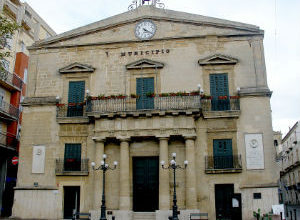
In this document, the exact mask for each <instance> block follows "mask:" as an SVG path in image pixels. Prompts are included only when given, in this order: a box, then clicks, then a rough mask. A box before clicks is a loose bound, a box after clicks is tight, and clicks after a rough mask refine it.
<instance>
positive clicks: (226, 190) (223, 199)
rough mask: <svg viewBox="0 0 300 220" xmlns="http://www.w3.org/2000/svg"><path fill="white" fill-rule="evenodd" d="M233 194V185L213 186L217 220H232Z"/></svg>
mask: <svg viewBox="0 0 300 220" xmlns="http://www.w3.org/2000/svg"><path fill="white" fill-rule="evenodd" d="M233 194H234V185H233V184H216V185H215V206H216V219H217V220H233V219H234V218H232V212H233V210H232V197H233ZM234 220H239V219H234Z"/></svg>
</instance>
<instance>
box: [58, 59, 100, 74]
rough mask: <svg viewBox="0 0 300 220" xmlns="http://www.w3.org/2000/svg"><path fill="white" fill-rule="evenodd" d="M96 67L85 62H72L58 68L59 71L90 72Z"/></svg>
mask: <svg viewBox="0 0 300 220" xmlns="http://www.w3.org/2000/svg"><path fill="white" fill-rule="evenodd" d="M95 69H96V68H94V67H92V66H90V65H87V64H81V63H77V62H76V63H72V64H70V65H68V66H66V67H63V68H61V69H59V72H60V73H78V72H88V73H92V72H94V71H95Z"/></svg>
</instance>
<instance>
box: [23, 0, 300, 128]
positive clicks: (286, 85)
mask: <svg viewBox="0 0 300 220" xmlns="http://www.w3.org/2000/svg"><path fill="white" fill-rule="evenodd" d="M26 1H27V3H28V4H30V5H31V7H32V8H33V9H34V10H35V11H36V12H38V14H39V15H40V16H41V17H42V18H43V19H44V20H45V21H46V22H47V23H48V24H49V25H50V26H51V27H52V28H53V29H54V30H55V31H56V32H57V33H62V32H65V31H68V30H71V29H74V28H76V27H80V26H83V25H86V24H89V23H92V22H95V21H98V20H101V19H104V18H107V17H110V16H112V15H116V14H119V13H122V12H125V11H127V8H128V5H129V4H130V3H131V2H132V0H51V1H45V0H42V1H41V0H26ZM161 2H164V3H165V5H166V8H167V9H171V10H177V11H185V12H189V13H195V14H200V15H205V16H210V17H217V18H223V19H227V20H233V21H239V22H244V23H249V24H254V25H257V26H259V27H260V28H261V29H263V30H265V40H264V44H265V56H266V65H267V74H268V83H269V87H270V89H271V90H272V91H273V96H272V98H271V105H272V113H273V114H272V115H273V129H274V130H276V131H282V133H283V134H285V133H286V132H287V131H288V129H289V127H292V126H293V125H294V123H296V121H297V120H300V68H299V64H300V1H299V0H161ZM297 64H298V66H297Z"/></svg>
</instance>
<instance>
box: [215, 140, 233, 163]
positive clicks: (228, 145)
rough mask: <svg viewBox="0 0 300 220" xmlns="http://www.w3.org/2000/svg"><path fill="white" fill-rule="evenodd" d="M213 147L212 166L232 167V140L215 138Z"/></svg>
mask: <svg viewBox="0 0 300 220" xmlns="http://www.w3.org/2000/svg"><path fill="white" fill-rule="evenodd" d="M213 148H214V150H213V151H214V168H215V169H226V168H233V155H232V140H231V139H215V140H213Z"/></svg>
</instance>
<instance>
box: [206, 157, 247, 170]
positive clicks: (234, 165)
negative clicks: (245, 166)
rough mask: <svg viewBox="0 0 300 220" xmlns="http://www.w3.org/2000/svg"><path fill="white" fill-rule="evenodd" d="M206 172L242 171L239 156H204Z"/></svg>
mask: <svg viewBox="0 0 300 220" xmlns="http://www.w3.org/2000/svg"><path fill="white" fill-rule="evenodd" d="M205 169H206V170H224V169H231V170H232V169H238V170H240V169H242V158H241V155H231V156H205Z"/></svg>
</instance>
